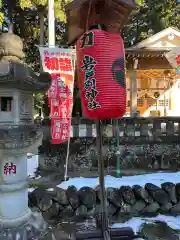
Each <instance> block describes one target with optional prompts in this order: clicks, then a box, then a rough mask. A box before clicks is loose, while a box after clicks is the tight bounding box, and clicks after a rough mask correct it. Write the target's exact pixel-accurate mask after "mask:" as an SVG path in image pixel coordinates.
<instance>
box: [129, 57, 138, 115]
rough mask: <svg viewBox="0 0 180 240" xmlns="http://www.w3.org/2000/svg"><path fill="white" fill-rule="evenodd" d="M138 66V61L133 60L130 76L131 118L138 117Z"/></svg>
mask: <svg viewBox="0 0 180 240" xmlns="http://www.w3.org/2000/svg"><path fill="white" fill-rule="evenodd" d="M137 66H138V59H134V60H133V64H132V69H131V76H130V115H131V117H133V116H136V115H137V79H136V69H137Z"/></svg>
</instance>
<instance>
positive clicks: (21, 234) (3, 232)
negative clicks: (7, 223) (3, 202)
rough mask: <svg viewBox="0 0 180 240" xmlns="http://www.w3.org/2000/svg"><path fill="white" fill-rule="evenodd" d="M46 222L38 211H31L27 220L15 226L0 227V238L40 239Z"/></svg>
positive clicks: (14, 239) (45, 227)
mask: <svg viewBox="0 0 180 240" xmlns="http://www.w3.org/2000/svg"><path fill="white" fill-rule="evenodd" d="M46 230H47V223H46V222H45V221H44V219H43V218H42V216H41V214H40V213H38V212H32V213H31V216H30V218H29V220H28V221H27V222H26V223H25V224H23V225H20V226H17V227H15V228H7V229H0V239H1V240H33V239H40V238H41V236H43V235H44V234H45V233H46Z"/></svg>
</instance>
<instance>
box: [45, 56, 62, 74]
mask: <svg viewBox="0 0 180 240" xmlns="http://www.w3.org/2000/svg"><path fill="white" fill-rule="evenodd" d="M45 66H46V68H47V69H48V70H52V71H53V70H56V71H58V70H59V61H58V58H56V57H54V58H49V57H46V58H45Z"/></svg>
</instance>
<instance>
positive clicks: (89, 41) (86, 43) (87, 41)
mask: <svg viewBox="0 0 180 240" xmlns="http://www.w3.org/2000/svg"><path fill="white" fill-rule="evenodd" d="M92 45H94V34H93V32H88V33H85V34H84V35H83V37H82V38H81V47H80V48H84V47H90V46H92Z"/></svg>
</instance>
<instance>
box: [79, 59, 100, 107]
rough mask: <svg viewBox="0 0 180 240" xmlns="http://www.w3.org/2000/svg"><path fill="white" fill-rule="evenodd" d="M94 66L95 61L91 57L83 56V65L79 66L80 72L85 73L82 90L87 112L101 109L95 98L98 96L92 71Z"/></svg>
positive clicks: (93, 71)
mask: <svg viewBox="0 0 180 240" xmlns="http://www.w3.org/2000/svg"><path fill="white" fill-rule="evenodd" d="M96 64H97V61H96V60H95V59H94V58H93V57H92V56H89V55H85V56H84V59H83V65H82V66H81V70H82V71H83V72H85V79H84V89H85V97H86V99H87V101H88V109H89V110H95V109H97V108H100V107H101V105H100V104H99V102H97V101H96V97H97V95H98V91H97V89H96V78H95V69H94V68H95V66H96Z"/></svg>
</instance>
